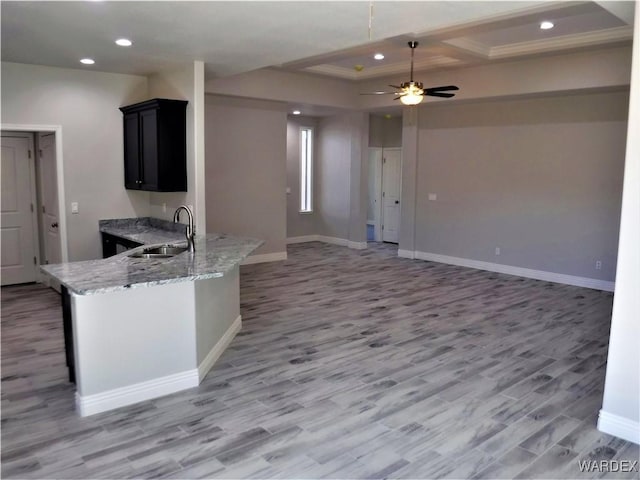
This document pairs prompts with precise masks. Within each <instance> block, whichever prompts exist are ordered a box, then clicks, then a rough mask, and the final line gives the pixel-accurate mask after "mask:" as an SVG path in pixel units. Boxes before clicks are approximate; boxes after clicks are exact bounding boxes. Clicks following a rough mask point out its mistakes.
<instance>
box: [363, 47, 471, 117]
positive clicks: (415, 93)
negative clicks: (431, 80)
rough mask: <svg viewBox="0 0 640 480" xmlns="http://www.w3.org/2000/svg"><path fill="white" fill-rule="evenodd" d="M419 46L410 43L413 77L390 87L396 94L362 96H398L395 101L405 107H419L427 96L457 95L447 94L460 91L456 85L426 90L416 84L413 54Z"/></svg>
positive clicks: (419, 83) (385, 93)
mask: <svg viewBox="0 0 640 480" xmlns="http://www.w3.org/2000/svg"><path fill="white" fill-rule="evenodd" d="M417 46H418V42H415V41H411V42H409V48H411V77H410V80H409V81H408V82H402V83H401V84H400V85H389V86H390V87H393V88H397V89H398V91H396V92H371V93H361V94H360V95H397V97H396V98H394V100H400V101H401V102H402V103H403V104H405V105H417V104H419V103H420V102H422V99H423V98H424V97H425V96H429V97H444V98H451V97H453V96H454V95H455V94H454V93H447V92H450V91H454V90H459V88H458V87H456V86H455V85H445V86H443V87H432V88H424V85H423V84H422V82H415V81H414V80H413V53H414V50H415V48H416V47H417Z"/></svg>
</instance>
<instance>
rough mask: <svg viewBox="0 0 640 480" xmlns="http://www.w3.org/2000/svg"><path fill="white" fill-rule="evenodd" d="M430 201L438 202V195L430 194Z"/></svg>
mask: <svg viewBox="0 0 640 480" xmlns="http://www.w3.org/2000/svg"><path fill="white" fill-rule="evenodd" d="M429 200H431V201H432V202H434V201H436V200H438V194H437V193H430V194H429Z"/></svg>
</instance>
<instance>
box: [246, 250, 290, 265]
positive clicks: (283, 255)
mask: <svg viewBox="0 0 640 480" xmlns="http://www.w3.org/2000/svg"><path fill="white" fill-rule="evenodd" d="M286 259H287V252H274V253H263V254H262V255H250V256H248V257H247V258H245V259H244V260H243V261H242V262H241V263H240V265H252V264H254V263H266V262H278V261H280V260H286Z"/></svg>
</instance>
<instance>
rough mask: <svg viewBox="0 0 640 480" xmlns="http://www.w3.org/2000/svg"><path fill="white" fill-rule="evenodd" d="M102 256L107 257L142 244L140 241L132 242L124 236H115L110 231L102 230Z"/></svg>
mask: <svg viewBox="0 0 640 480" xmlns="http://www.w3.org/2000/svg"><path fill="white" fill-rule="evenodd" d="M101 235H102V258H109V257H113V256H114V255H117V254H118V253H122V252H124V251H126V250H131V249H132V248H136V247H139V246H141V245H142V243H138V242H134V241H133V240H128V239H126V238H122V237H117V236H115V235H111V234H110V233H105V232H102V233H101Z"/></svg>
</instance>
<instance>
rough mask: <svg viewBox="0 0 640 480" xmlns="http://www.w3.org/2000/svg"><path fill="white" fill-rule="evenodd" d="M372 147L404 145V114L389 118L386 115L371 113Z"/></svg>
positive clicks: (370, 136) (370, 144)
mask: <svg viewBox="0 0 640 480" xmlns="http://www.w3.org/2000/svg"><path fill="white" fill-rule="evenodd" d="M369 146H370V147H387V148H391V147H401V146H402V115H398V116H392V117H391V118H387V117H385V116H384V115H374V114H371V115H369Z"/></svg>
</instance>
